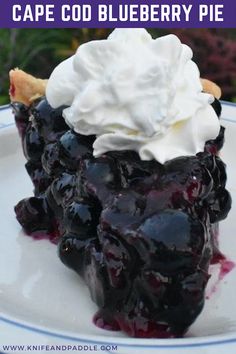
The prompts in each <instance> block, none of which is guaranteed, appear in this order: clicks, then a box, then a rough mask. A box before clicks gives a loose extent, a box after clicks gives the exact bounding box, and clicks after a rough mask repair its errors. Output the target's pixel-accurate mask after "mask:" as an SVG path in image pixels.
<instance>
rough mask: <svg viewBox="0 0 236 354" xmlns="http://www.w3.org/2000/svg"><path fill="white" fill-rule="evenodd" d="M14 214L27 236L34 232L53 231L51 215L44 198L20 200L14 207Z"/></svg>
mask: <svg viewBox="0 0 236 354" xmlns="http://www.w3.org/2000/svg"><path fill="white" fill-rule="evenodd" d="M15 213H16V218H17V220H18V221H19V223H20V224H21V226H22V227H23V228H24V230H25V231H26V232H27V233H29V234H31V233H33V232H36V231H46V232H50V231H52V229H53V220H52V214H51V212H50V209H49V208H48V205H47V203H46V201H45V199H44V198H37V197H31V198H26V199H23V200H21V201H20V202H19V203H18V204H17V205H16V206H15Z"/></svg>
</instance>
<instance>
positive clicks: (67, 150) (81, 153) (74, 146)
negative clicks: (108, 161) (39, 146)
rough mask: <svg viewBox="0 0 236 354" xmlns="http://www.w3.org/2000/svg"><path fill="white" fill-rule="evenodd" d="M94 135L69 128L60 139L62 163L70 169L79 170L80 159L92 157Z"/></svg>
mask: <svg viewBox="0 0 236 354" xmlns="http://www.w3.org/2000/svg"><path fill="white" fill-rule="evenodd" d="M93 142H94V137H93V136H88V137H87V136H83V135H80V134H77V133H75V132H74V131H72V130H69V131H68V132H66V133H65V134H63V135H62V137H61V138H60V140H59V144H58V148H59V158H60V162H61V164H62V165H64V166H65V167H66V168H68V169H70V170H77V169H78V167H79V161H80V160H81V159H87V158H90V157H92V152H93V148H92V144H93Z"/></svg>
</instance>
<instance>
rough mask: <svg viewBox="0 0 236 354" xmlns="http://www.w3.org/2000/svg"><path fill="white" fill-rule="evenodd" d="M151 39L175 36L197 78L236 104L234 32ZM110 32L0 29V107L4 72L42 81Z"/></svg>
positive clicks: (5, 89)
mask: <svg viewBox="0 0 236 354" xmlns="http://www.w3.org/2000/svg"><path fill="white" fill-rule="evenodd" d="M149 31H150V32H151V33H152V35H153V37H154V38H155V37H158V36H160V35H164V34H168V33H175V34H177V35H178V36H179V37H180V39H181V40H182V41H183V42H184V43H186V44H188V45H190V47H191V48H192V49H193V52H194V60H195V61H196V62H197V64H198V65H199V67H200V71H201V75H202V76H204V77H207V78H209V79H212V80H213V81H215V82H217V83H218V84H219V85H220V86H221V87H222V89H223V93H224V96H223V98H224V99H228V100H233V99H235V100H236V29H231V30H229V29H220V30H214V29H213V30H212V29H211V30H210V29H182V30H175V29H168V30H161V29H155V28H152V29H150V30H149ZM110 32H111V29H103V28H99V29H88V28H82V29H10V30H9V29H0V104H4V103H7V102H8V86H9V83H8V72H9V70H10V69H12V68H14V67H19V68H21V69H23V70H26V71H28V72H30V73H31V74H33V75H36V76H38V77H42V78H46V77H48V76H49V75H50V73H51V72H52V70H53V68H54V67H55V66H56V65H57V64H58V63H59V62H60V61H62V60H63V59H65V58H67V57H69V56H71V55H72V54H73V53H74V52H75V51H76V49H77V47H78V46H79V45H80V44H82V43H84V42H87V41H90V40H94V39H103V38H107V36H108V35H109V33H110Z"/></svg>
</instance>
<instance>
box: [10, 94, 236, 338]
mask: <svg viewBox="0 0 236 354" xmlns="http://www.w3.org/2000/svg"><path fill="white" fill-rule="evenodd" d="M213 108H214V109H215V110H216V112H217V114H218V115H219V114H220V104H219V102H218V101H215V102H214V104H213ZM63 109H64V107H60V108H58V109H56V110H54V109H52V108H51V107H50V106H49V104H48V102H47V101H46V99H45V98H42V99H40V100H38V101H37V102H36V103H34V104H33V105H32V106H31V107H30V108H27V107H25V106H24V105H22V104H20V103H19V104H17V103H16V104H13V110H14V112H15V120H16V125H17V127H18V130H19V134H20V137H21V139H22V146H23V152H24V154H25V157H26V159H27V163H26V170H27V172H28V174H29V176H30V178H31V180H32V182H33V184H34V187H35V190H34V196H33V197H30V198H25V199H23V200H21V201H20V202H19V203H18V204H17V205H16V206H15V212H16V217H17V219H18V221H19V222H20V224H21V225H22V227H23V229H24V230H25V232H26V233H27V234H28V235H31V236H32V237H33V238H35V239H45V238H48V239H49V240H50V241H51V242H53V243H55V244H57V247H58V254H59V257H60V259H61V261H62V262H63V263H64V264H65V265H66V266H67V267H69V268H71V269H73V270H74V271H75V272H77V273H78V274H79V275H80V276H82V277H83V278H84V280H85V283H86V284H87V286H88V288H89V290H90V294H91V298H92V300H93V301H94V302H95V303H96V304H97V305H98V308H99V310H98V312H97V313H96V314H95V315H94V318H93V322H94V324H95V325H96V326H98V327H99V328H103V329H108V330H112V331H117V330H122V331H124V332H125V333H127V334H128V335H129V336H131V337H140V338H151V337H158V338H172V337H181V336H183V335H184V334H185V332H186V331H187V329H188V328H189V326H190V325H191V324H192V323H193V322H194V321H195V320H196V318H197V316H198V315H199V314H200V313H201V311H202V309H203V306H204V301H205V289H206V286H207V283H208V279H209V277H210V275H209V265H210V264H220V274H219V280H222V279H223V277H224V276H225V275H226V274H227V273H228V272H230V271H231V270H232V269H233V267H234V264H233V263H232V262H231V261H229V260H227V259H226V258H225V257H224V256H223V255H222V254H221V253H220V252H219V251H218V231H217V230H218V223H219V222H220V221H221V220H223V219H225V218H226V216H227V214H228V212H229V210H230V208H231V197H230V194H229V192H228V191H227V190H226V188H225V185H226V172H225V165H224V163H223V161H222V160H221V159H220V157H219V156H218V152H219V150H220V149H221V148H222V146H223V143H224V128H223V127H222V128H221V130H220V133H219V136H218V137H217V138H216V139H215V140H211V141H208V142H207V143H206V146H205V150H204V151H203V152H201V153H198V154H197V155H196V156H182V157H179V158H176V159H174V160H170V161H168V162H166V163H165V164H164V165H161V164H159V163H158V162H156V161H141V160H140V158H139V156H138V154H137V153H135V152H133V151H121V152H117V151H113V152H109V153H107V154H105V155H102V156H100V157H99V158H94V157H93V142H94V136H82V135H80V134H77V133H75V132H74V131H72V130H71V129H70V128H69V127H68V126H67V125H66V124H65V121H64V119H63V117H62V111H63ZM29 117H30V119H29Z"/></svg>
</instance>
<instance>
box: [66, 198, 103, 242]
mask: <svg viewBox="0 0 236 354" xmlns="http://www.w3.org/2000/svg"><path fill="white" fill-rule="evenodd" d="M99 215H100V210H98V209H96V207H95V206H94V205H91V204H88V202H86V201H74V202H72V203H71V204H70V205H68V207H67V208H66V210H65V217H64V225H65V228H66V230H67V232H72V233H74V234H76V235H78V237H79V238H81V239H84V238H88V237H91V236H94V235H96V233H97V224H98V218H99Z"/></svg>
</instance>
